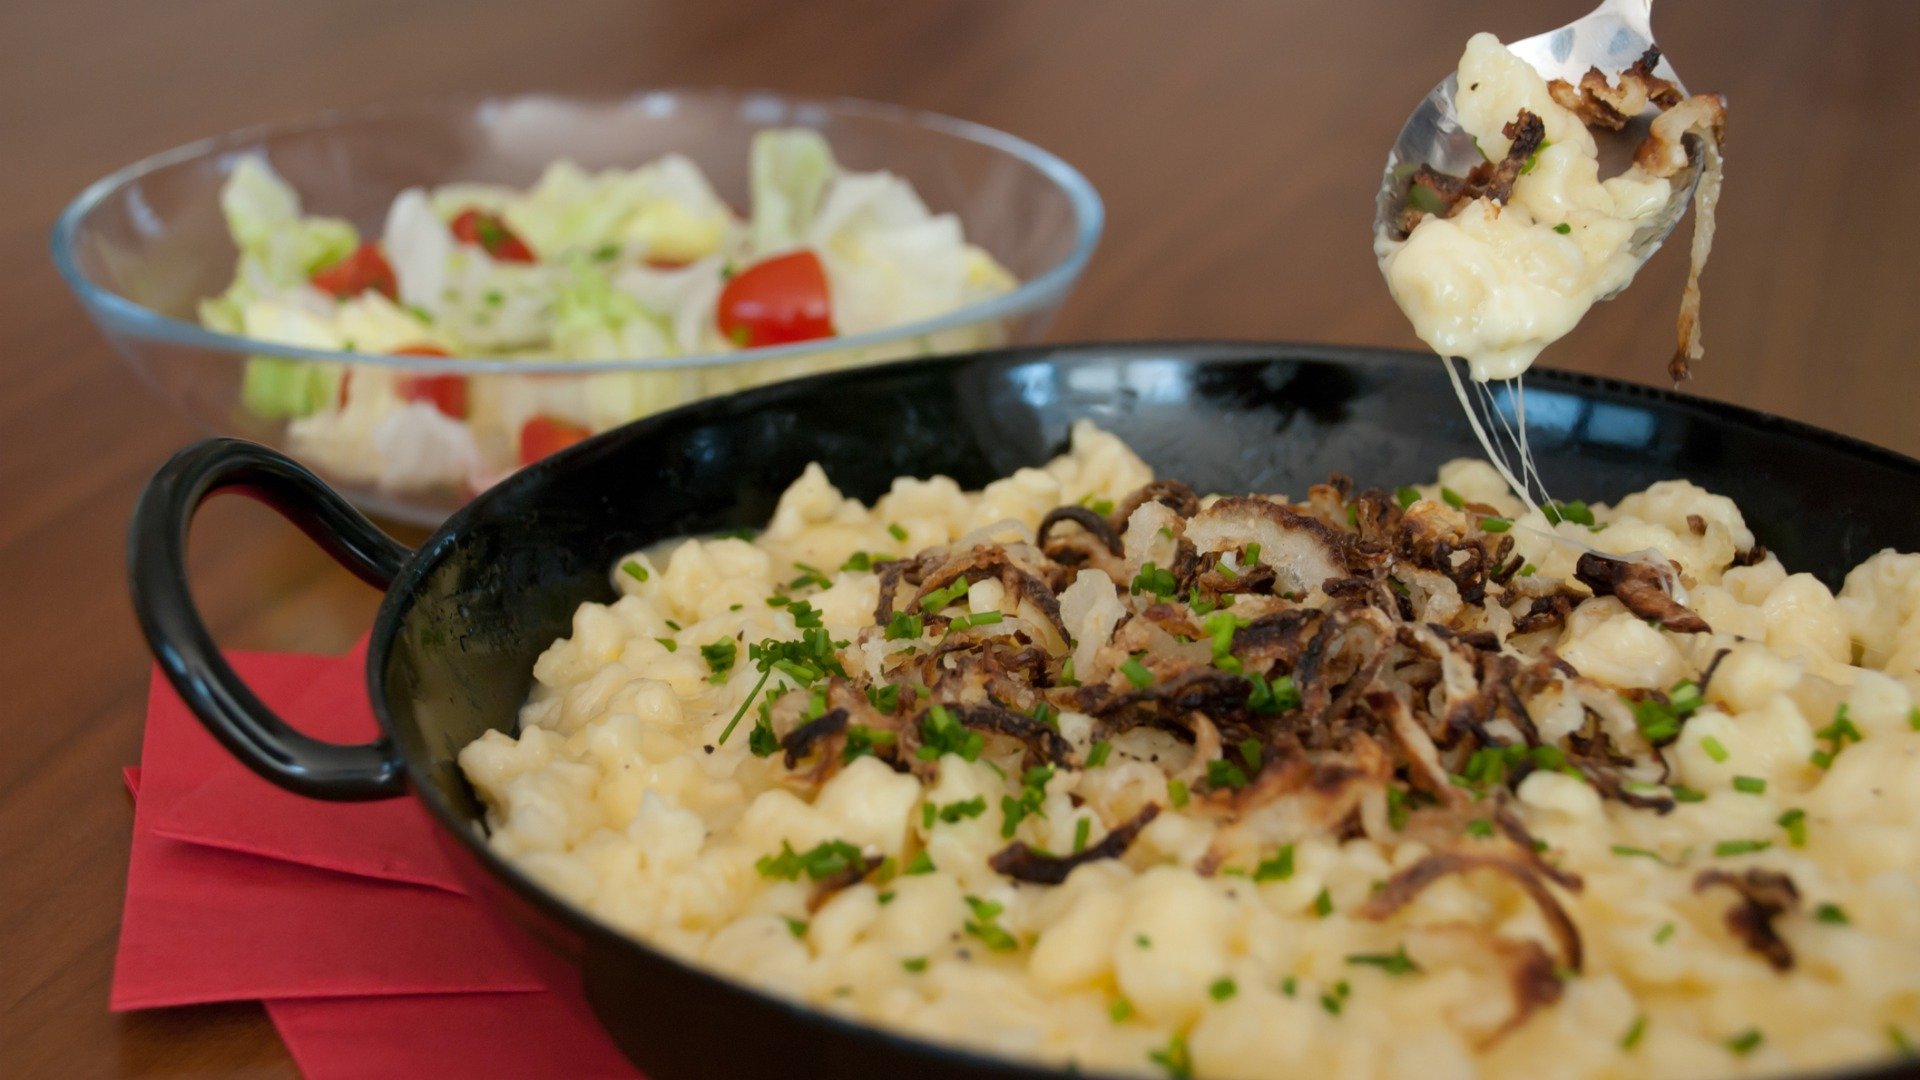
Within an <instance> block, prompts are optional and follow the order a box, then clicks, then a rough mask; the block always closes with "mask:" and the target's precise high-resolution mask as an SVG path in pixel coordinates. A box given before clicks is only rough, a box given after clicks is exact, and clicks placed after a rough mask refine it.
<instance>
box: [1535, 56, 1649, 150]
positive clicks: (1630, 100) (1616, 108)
mask: <svg viewBox="0 0 1920 1080" xmlns="http://www.w3.org/2000/svg"><path fill="white" fill-rule="evenodd" d="M1659 64H1660V50H1659V49H1657V48H1652V47H1649V48H1648V49H1647V51H1646V52H1644V53H1642V54H1640V58H1639V59H1638V60H1635V61H1634V62H1633V63H1632V64H1630V65H1628V67H1627V69H1626V70H1625V71H1622V72H1621V73H1620V80H1619V82H1618V83H1615V82H1613V81H1612V80H1609V79H1608V78H1607V76H1606V74H1605V73H1604V72H1602V71H1601V70H1600V69H1599V68H1592V67H1590V68H1588V69H1587V73H1586V74H1585V75H1582V76H1581V77H1580V84H1579V85H1578V86H1575V85H1574V84H1572V83H1569V82H1567V81H1566V80H1565V79H1555V80H1553V81H1552V82H1549V83H1548V84H1547V92H1548V93H1549V94H1552V95H1553V100H1554V101H1555V102H1556V103H1558V104H1559V106H1560V107H1561V108H1563V109H1566V110H1567V111H1568V112H1571V113H1573V114H1574V115H1575V116H1578V117H1579V118H1580V122H1581V123H1583V124H1585V125H1587V126H1588V127H1603V128H1608V129H1610V130H1613V131H1619V130H1620V129H1622V128H1624V127H1626V126H1627V122H1628V121H1630V120H1632V119H1633V118H1634V117H1636V116H1639V115H1640V114H1641V113H1643V112H1645V111H1647V108H1648V106H1653V107H1655V108H1659V109H1671V108H1673V107H1674V106H1675V105H1678V104H1680V99H1681V96H1682V95H1681V93H1680V88H1679V87H1677V86H1675V85H1673V83H1671V82H1668V81H1667V80H1666V79H1663V78H1661V77H1660V76H1658V75H1655V74H1654V73H1653V69H1654V68H1655V67H1658V66H1659Z"/></svg>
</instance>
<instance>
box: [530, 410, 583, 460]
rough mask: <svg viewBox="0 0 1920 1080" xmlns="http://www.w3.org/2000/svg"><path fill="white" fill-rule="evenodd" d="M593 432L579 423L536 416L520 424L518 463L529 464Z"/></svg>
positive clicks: (557, 451) (563, 448)
mask: <svg viewBox="0 0 1920 1080" xmlns="http://www.w3.org/2000/svg"><path fill="white" fill-rule="evenodd" d="M591 434H593V432H591V431H588V430H587V429H586V428H583V427H581V426H580V425H579V424H572V423H568V422H567V421H565V420H556V419H554V418H553V417H551V416H536V417H534V418H533V419H531V420H529V421H527V422H526V423H524V424H522V425H520V464H522V465H531V464H533V463H534V462H536V461H539V460H540V459H541V458H543V457H546V456H547V455H549V454H556V453H559V452H560V451H562V450H565V449H566V448H567V447H569V446H572V445H573V444H574V443H577V442H579V441H581V440H582V439H585V438H586V437H587V436H589V435H591Z"/></svg>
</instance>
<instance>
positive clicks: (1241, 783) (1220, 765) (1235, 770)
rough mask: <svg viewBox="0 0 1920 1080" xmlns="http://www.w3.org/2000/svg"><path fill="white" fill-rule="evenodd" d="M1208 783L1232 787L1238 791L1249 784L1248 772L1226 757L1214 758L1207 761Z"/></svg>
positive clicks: (1210, 785)
mask: <svg viewBox="0 0 1920 1080" xmlns="http://www.w3.org/2000/svg"><path fill="white" fill-rule="evenodd" d="M1207 784H1208V786H1209V787H1213V788H1232V789H1234V790H1236V791H1237V790H1239V789H1240V788H1243V787H1246V786H1247V774H1246V771H1245V770H1243V769H1242V768H1240V766H1238V765H1235V764H1234V763H1233V762H1231V761H1228V760H1227V759H1226V758H1214V759H1213V760H1212V761H1209V762H1207Z"/></svg>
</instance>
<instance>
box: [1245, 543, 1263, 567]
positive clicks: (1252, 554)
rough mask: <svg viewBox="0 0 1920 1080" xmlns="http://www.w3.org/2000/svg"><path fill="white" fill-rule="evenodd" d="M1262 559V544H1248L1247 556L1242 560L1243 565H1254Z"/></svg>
mask: <svg viewBox="0 0 1920 1080" xmlns="http://www.w3.org/2000/svg"><path fill="white" fill-rule="evenodd" d="M1259 561H1260V545H1259V544H1248V545H1247V554H1246V557H1245V558H1243V559H1241V560H1240V565H1241V566H1252V565H1253V564H1254V563H1257V562H1259Z"/></svg>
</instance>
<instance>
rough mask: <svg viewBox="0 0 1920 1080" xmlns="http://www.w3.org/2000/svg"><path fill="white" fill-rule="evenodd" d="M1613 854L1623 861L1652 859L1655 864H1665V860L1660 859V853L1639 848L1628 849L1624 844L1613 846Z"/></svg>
mask: <svg viewBox="0 0 1920 1080" xmlns="http://www.w3.org/2000/svg"><path fill="white" fill-rule="evenodd" d="M1613 853H1614V854H1615V855H1618V856H1620V857H1621V858H1623V859H1652V860H1653V861H1654V862H1657V863H1663V862H1666V860H1665V859H1663V858H1661V857H1660V853H1659V852H1657V851H1649V850H1647V849H1646V848H1639V847H1628V846H1627V845H1625V844H1615V845H1613Z"/></svg>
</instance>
